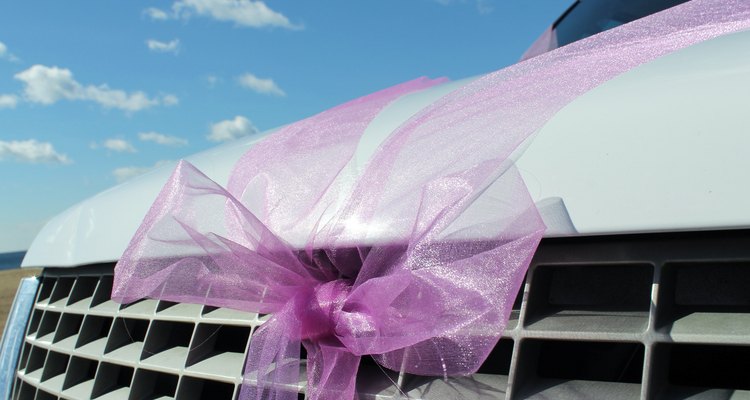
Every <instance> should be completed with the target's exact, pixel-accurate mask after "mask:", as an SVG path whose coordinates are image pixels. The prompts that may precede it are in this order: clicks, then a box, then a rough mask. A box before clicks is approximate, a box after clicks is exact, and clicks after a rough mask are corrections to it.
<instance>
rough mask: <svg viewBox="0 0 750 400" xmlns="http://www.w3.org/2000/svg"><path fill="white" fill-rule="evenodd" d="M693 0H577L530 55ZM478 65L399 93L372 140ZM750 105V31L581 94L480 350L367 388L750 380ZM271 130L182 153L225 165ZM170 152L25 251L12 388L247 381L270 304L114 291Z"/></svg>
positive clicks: (538, 388) (79, 389)
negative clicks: (539, 226) (521, 270)
mask: <svg viewBox="0 0 750 400" xmlns="http://www.w3.org/2000/svg"><path fill="white" fill-rule="evenodd" d="M682 2H683V1H678V0H650V1H646V0H637V1H635V0H631V1H626V0H611V1H604V0H600V1H595V0H580V1H577V2H576V3H575V4H574V5H573V6H572V7H571V8H570V9H569V10H568V11H567V12H566V13H565V14H563V16H561V17H560V19H558V21H556V22H555V23H554V25H553V26H552V27H551V28H550V29H549V30H548V31H547V32H545V33H544V34H543V35H542V36H541V37H540V39H539V40H538V41H537V42H536V43H535V44H534V45H533V46H532V47H531V48H530V49H529V51H528V52H527V53H526V54H525V55H524V58H530V57H533V56H535V55H538V54H541V53H543V52H545V51H548V50H551V49H553V48H555V47H557V46H562V45H565V44H567V43H570V42H573V41H575V40H578V39H581V38H584V37H586V36H589V35H592V34H595V33H597V32H600V31H602V30H605V29H609V28H612V27H614V26H617V25H620V24H622V23H626V22H629V21H631V20H634V19H637V18H640V17H643V16H645V15H649V14H651V13H654V12H657V11H660V10H662V9H665V8H668V7H671V6H673V5H675V4H679V3H682ZM474 79H476V78H468V79H464V80H459V81H455V82H450V83H446V84H442V85H439V86H435V87H432V88H429V89H426V90H423V91H420V92H418V93H414V94H409V95H406V96H403V97H402V98H400V99H398V100H396V101H395V102H394V103H392V104H390V105H389V106H387V107H386V108H385V109H384V110H383V111H382V112H381V113H380V114H379V115H378V116H377V117H376V118H375V120H373V121H372V123H371V124H370V126H369V127H368V128H367V130H366V131H365V134H364V136H363V138H362V140H361V142H360V146H359V148H358V157H357V158H358V159H365V160H366V159H367V157H368V156H369V155H370V154H372V152H373V151H374V149H375V147H376V146H377V144H378V143H380V142H382V141H383V140H384V138H386V137H387V136H388V135H389V134H390V133H391V132H392V131H393V130H394V129H395V128H396V127H397V126H398V125H399V124H401V123H402V122H403V121H405V120H407V119H408V118H409V117H410V116H412V115H414V114H415V113H417V112H418V111H419V110H421V109H423V108H424V107H426V106H427V105H429V104H431V103H433V102H434V101H436V100H437V99H439V98H440V97H441V96H443V95H445V94H446V93H448V92H450V91H452V90H454V89H456V88H458V87H460V86H462V85H465V84H467V83H468V82H471V81H473V80H474ZM748 105H750V31H743V32H739V33H735V34H730V35H725V36H721V37H719V38H716V39H711V40H708V41H706V42H703V43H700V44H697V45H693V46H690V47H687V48H685V49H683V50H679V51H676V52H674V53H671V54H669V55H667V56H664V57H661V58H658V59H656V60H655V61H652V62H649V63H647V64H645V65H641V66H639V67H636V68H634V69H632V70H630V71H629V72H626V73H624V74H622V75H619V76H617V77H616V78H614V79H612V80H610V81H608V82H606V83H604V84H602V85H601V86H599V87H597V88H596V89H593V90H591V91H589V92H587V93H586V94H584V95H582V96H580V97H579V98H577V99H576V100H575V101H573V102H572V103H570V104H568V105H567V106H566V107H565V108H563V109H562V110H561V111H560V112H558V113H557V114H556V115H555V116H554V117H553V118H552V119H551V120H550V121H549V122H548V123H547V124H546V125H545V126H544V127H543V129H541V131H539V132H538V133H537V134H536V135H535V137H534V139H533V141H531V142H530V144H529V145H528V146H527V147H526V148H525V149H524V152H523V153H519V155H518V156H517V157H516V160H515V161H516V165H517V166H518V169H519V171H520V172H521V174H522V176H523V179H524V181H525V183H526V185H527V187H528V188H529V190H530V192H531V194H532V197H533V199H534V201H535V202H536V204H537V206H538V208H539V210H540V211H541V214H542V217H543V219H544V222H545V224H546V225H547V226H548V231H547V234H546V235H545V238H544V239H543V241H542V244H541V245H540V247H539V249H538V251H537V253H536V256H535V258H534V260H533V261H532V265H531V267H530V269H529V272H528V274H527V277H526V282H525V286H524V289H523V290H522V292H521V293H520V294H519V296H518V299H517V301H516V305H515V306H514V311H513V315H512V316H511V321H510V323H509V326H508V328H507V330H506V332H505V334H504V337H503V339H501V341H500V342H499V343H498V345H497V347H496V348H495V350H494V351H493V353H492V354H491V355H490V357H489V358H488V360H487V361H486V362H485V364H484V366H483V367H482V368H481V369H480V370H479V372H478V373H477V374H475V375H473V376H470V377H463V378H451V379H448V380H442V379H440V378H435V377H421V376H413V375H407V374H403V373H402V374H399V373H396V372H387V374H389V376H386V375H385V374H386V372H384V371H382V370H381V369H379V368H377V366H375V365H374V363H372V362H367V361H365V362H363V363H364V364H363V366H362V367H361V369H360V374H359V376H358V391H359V393H360V398H362V399H366V398H382V399H385V398H393V397H398V396H401V395H403V394H402V393H406V394H408V395H409V397H410V398H414V399H422V398H425V399H454V398H466V399H498V398H505V399H639V398H641V399H651V398H669V399H672V398H675V399H676V398H691V399H740V398H750V361H748V360H750V230H748V228H750V185H749V184H748V176H749V172H750V156H748V154H747V153H748V151H750V112H748ZM271 134H273V131H271V132H267V133H264V134H262V135H259V136H253V137H250V138H244V139H240V140H238V141H234V142H231V143H227V144H224V145H221V146H219V147H216V148H213V149H210V150H207V151H205V152H202V153H199V154H196V155H194V156H192V157H188V158H187V160H188V161H190V162H191V163H192V164H194V165H195V166H197V167H198V168H200V169H201V170H202V171H203V172H204V173H206V174H207V175H208V176H209V177H210V178H211V179H213V180H214V181H216V182H219V183H222V184H223V183H226V182H227V179H228V175H229V173H230V171H231V168H232V166H233V164H234V163H235V162H236V161H237V160H238V159H239V157H240V156H241V155H242V154H243V153H244V152H245V151H246V150H247V149H248V148H249V147H250V146H252V145H253V144H254V143H256V142H258V141H260V140H263V139H264V138H265V137H266V136H267V135H271ZM173 167H174V166H173V165H172V166H169V165H167V166H163V167H161V168H159V169H157V170H154V171H152V172H150V173H147V174H145V175H143V176H140V177H137V178H135V179H132V180H130V181H128V182H126V183H123V184H121V185H118V186H116V187H113V188H111V189H109V190H107V191H105V192H102V193H100V194H98V195H96V196H94V197H91V198H89V199H87V200H85V201H83V202H81V203H79V204H78V205H76V206H74V207H72V208H71V209H69V210H67V211H65V212H63V213H61V214H60V215H58V216H56V217H55V218H53V219H52V220H51V221H50V222H49V223H48V224H47V225H46V226H45V227H44V228H43V230H42V231H41V232H40V233H39V235H38V236H37V237H36V239H35V240H34V242H33V244H32V246H31V248H30V249H29V251H28V253H27V255H26V257H25V259H24V261H23V266H24V267H43V268H45V269H44V272H43V274H42V276H40V277H39V279H38V283H39V284H38V289H36V286H35V282H37V281H36V280H34V281H33V282H27V283H26V284H27V285H31V286H30V287H32V288H33V289H36V290H31V292H30V293H33V294H32V295H25V297H24V292H23V291H19V296H18V297H17V300H16V302H17V308H18V310H21V311H18V312H17V313H16V314H15V317H14V316H11V320H9V321H11V322H12V321H14V319H13V318H16V319H15V321H18V322H16V323H15V325H13V324H10V325H9V326H8V327H7V328H6V338H8V339H4V342H5V343H8V344H7V347H6V348H4V349H3V351H4V353H3V354H4V357H5V358H7V359H8V361H7V363H6V364H3V367H4V368H6V370H0V373H2V374H4V375H7V376H9V377H10V378H8V379H6V381H5V383H6V388H7V390H8V391H9V392H8V394H12V398H14V399H56V398H66V399H67V398H70V399H85V398H99V399H141V398H178V399H204V398H205V399H235V398H237V396H238V393H239V387H240V384H241V382H242V368H243V365H244V364H243V361H244V357H245V352H246V350H247V346H248V343H249V341H250V340H252V333H253V329H254V328H256V327H257V326H259V325H260V324H261V323H262V322H263V321H264V318H265V316H262V315H256V314H250V313H244V312H239V311H233V310H229V309H222V308H215V307H208V306H200V305H192V304H176V303H171V302H165V301H155V300H143V301H140V302H137V303H134V304H131V305H124V306H121V305H119V304H116V303H114V302H112V301H111V300H110V293H111V288H112V273H113V267H114V264H115V262H116V261H117V260H118V258H119V257H120V256H121V254H122V253H123V251H124V249H125V248H126V247H127V245H128V243H129V241H130V239H131V237H132V236H133V234H134V232H135V231H136V229H137V228H138V226H139V224H140V222H141V220H142V219H143V217H144V215H145V214H146V212H147V211H148V208H149V207H150V205H151V203H152V202H153V200H154V198H155V197H156V195H157V193H158V192H159V190H160V189H161V187H162V185H163V184H164V182H165V181H166V180H167V178H168V176H169V174H170V173H171V171H172V168H173ZM290 241H292V242H293V241H294V238H290ZM32 303H33V305H32ZM24 304H29V307H30V312H29V313H28V314H24V313H23V311H22V310H23V305H24ZM26 311H28V309H27V310H26ZM19 313H20V314H19ZM26 320H28V322H26ZM13 332H21V335H20V336H19V339H18V340H19V341H18V342H17V343H15V344H14V342H13V341H12V333H13ZM6 351H7V352H9V353H7V354H13V352H14V351H15V354H16V356H17V357H18V361H17V365H16V358H15V357H13V356H8V355H6V353H5V352H6ZM19 354H20V356H19ZM7 368H12V370H10V371H9V370H7ZM391 380H393V381H395V382H397V385H398V388H397V387H395V386H394V385H393V383H392V382H391ZM2 382H3V381H2V380H0V383H2ZM298 389H299V391H300V393H304V377H302V378H301V379H300V383H299V387H298ZM2 395H3V393H0V396H2ZM300 398H303V394H300Z"/></svg>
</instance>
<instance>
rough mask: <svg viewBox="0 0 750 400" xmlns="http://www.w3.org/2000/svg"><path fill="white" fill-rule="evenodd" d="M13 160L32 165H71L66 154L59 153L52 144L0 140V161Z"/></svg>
mask: <svg viewBox="0 0 750 400" xmlns="http://www.w3.org/2000/svg"><path fill="white" fill-rule="evenodd" d="M6 159H11V160H15V161H21V162H27V163H31V164H38V163H55V164H70V163H71V162H72V161H71V160H70V158H68V156H66V155H65V154H60V153H58V152H57V151H56V150H55V148H54V146H52V143H49V142H38V141H36V140H34V139H30V140H11V141H9V142H6V141H2V140H0V160H6Z"/></svg>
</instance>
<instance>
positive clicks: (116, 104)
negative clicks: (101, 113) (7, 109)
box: [15, 64, 176, 111]
mask: <svg viewBox="0 0 750 400" xmlns="http://www.w3.org/2000/svg"><path fill="white" fill-rule="evenodd" d="M15 78H16V79H17V80H19V81H21V82H23V83H24V84H25V86H24V96H25V97H26V99H27V100H28V101H31V102H33V103H40V104H53V103H56V102H58V101H60V100H81V101H93V102H95V103H98V104H100V105H101V106H103V107H105V108H117V109H121V110H125V111H140V110H143V109H146V108H149V107H153V106H157V105H160V104H165V105H171V104H173V101H174V100H175V99H176V97H174V96H173V95H164V96H162V97H161V98H157V97H149V96H148V95H147V94H146V93H144V92H141V91H136V92H130V93H128V92H125V91H123V90H118V89H110V88H109V86H107V85H98V86H94V85H83V84H81V83H79V82H78V81H76V80H75V79H74V78H73V73H72V72H71V71H70V70H69V69H66V68H58V67H48V66H45V65H39V64H37V65H34V66H32V67H31V68H29V69H27V70H25V71H21V72H19V73H17V74H16V75H15Z"/></svg>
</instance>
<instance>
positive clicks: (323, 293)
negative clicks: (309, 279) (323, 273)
mask: <svg viewBox="0 0 750 400" xmlns="http://www.w3.org/2000/svg"><path fill="white" fill-rule="evenodd" d="M350 291H351V282H348V281H346V280H343V279H338V280H334V281H330V282H325V283H321V284H319V285H318V286H316V287H315V288H314V289H313V290H312V291H311V292H309V293H306V294H305V296H304V297H306V299H305V300H304V301H302V302H301V304H300V305H301V307H297V308H296V309H295V316H296V318H297V319H298V321H299V324H300V330H299V332H300V337H299V338H298V339H300V340H310V341H319V340H329V341H333V340H335V339H336V336H337V335H336V329H335V328H336V319H337V316H338V315H339V314H340V313H341V310H342V308H343V307H344V302H345V301H346V298H347V296H348V295H349V292H350Z"/></svg>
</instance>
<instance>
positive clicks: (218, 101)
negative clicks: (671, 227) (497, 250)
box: [0, 0, 572, 252]
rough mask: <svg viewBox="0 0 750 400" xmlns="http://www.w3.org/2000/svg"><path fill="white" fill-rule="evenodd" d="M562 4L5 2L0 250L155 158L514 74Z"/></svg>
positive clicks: (522, 0) (496, 0) (501, 0)
mask: <svg viewBox="0 0 750 400" xmlns="http://www.w3.org/2000/svg"><path fill="white" fill-rule="evenodd" d="M571 3H572V0H535V1H526V0H370V1H353V0H329V1H325V2H321V1H288V0H287V1H278V0H269V1H266V2H260V1H252V0H177V1H161V2H143V1H118V2H114V1H89V2H63V1H52V0H50V1H14V2H11V1H5V2H0V252H4V251H13V250H20V249H25V248H27V247H28V245H29V244H30V243H31V240H32V239H33V237H34V235H35V234H36V232H37V231H38V230H39V229H40V228H41V226H42V225H43V224H44V223H45V221H46V220H48V219H49V218H51V217H52V216H54V215H56V214H57V213H59V212H61V211H63V210H65V209H66V208H68V207H70V206H72V205H73V204H75V203H77V202H79V201H81V200H83V199H85V198H87V197H89V196H91V195H93V194H96V193H97V192H100V191H102V190H104V189H106V188H108V187H111V186H113V185H116V184H117V183H118V182H119V181H122V180H125V179H127V177H129V176H132V175H135V174H137V173H142V172H143V171H145V170H147V169H148V168H149V167H153V166H154V165H156V164H158V163H159V162H161V161H163V160H177V159H180V158H181V157H184V156H187V155H190V154H192V153H195V152H198V151H201V150H204V149H206V148H209V147H211V146H214V145H216V144H217V143H218V142H221V141H226V140H231V138H234V137H238V136H242V135H252V134H255V133H257V132H258V131H264V130H266V129H270V128H273V127H275V126H278V125H281V124H285V123H289V122H293V121H295V120H298V119H301V118H304V117H306V116H309V115H312V114H315V113H317V112H320V111H323V110H325V109H326V108H329V107H331V106H334V105H336V104H339V103H341V102H344V101H346V100H348V99H351V98H355V97H358V96H361V95H364V94H367V93H370V92H373V91H375V90H378V89H382V88H385V87H388V86H391V85H394V84H397V83H400V82H403V81H406V80H409V79H413V78H416V77H419V76H423V75H426V76H430V77H438V76H447V77H449V78H451V79H459V78H463V77H467V76H472V75H476V74H481V73H486V72H490V71H493V70H496V69H500V68H502V67H504V66H507V65H510V64H512V63H514V62H515V61H516V60H517V59H518V57H519V56H520V55H521V54H522V53H523V51H524V50H525V49H526V47H527V46H528V45H529V44H530V43H531V42H532V41H533V40H534V39H535V38H536V37H537V36H538V35H539V34H540V33H541V32H542V31H543V30H544V29H545V28H546V27H547V26H548V25H549V24H550V23H551V22H552V21H553V20H554V19H555V18H556V17H557V16H558V15H560V14H561V13H562V12H563V11H564V10H565V8H567V6H568V5H569V4H571Z"/></svg>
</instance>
